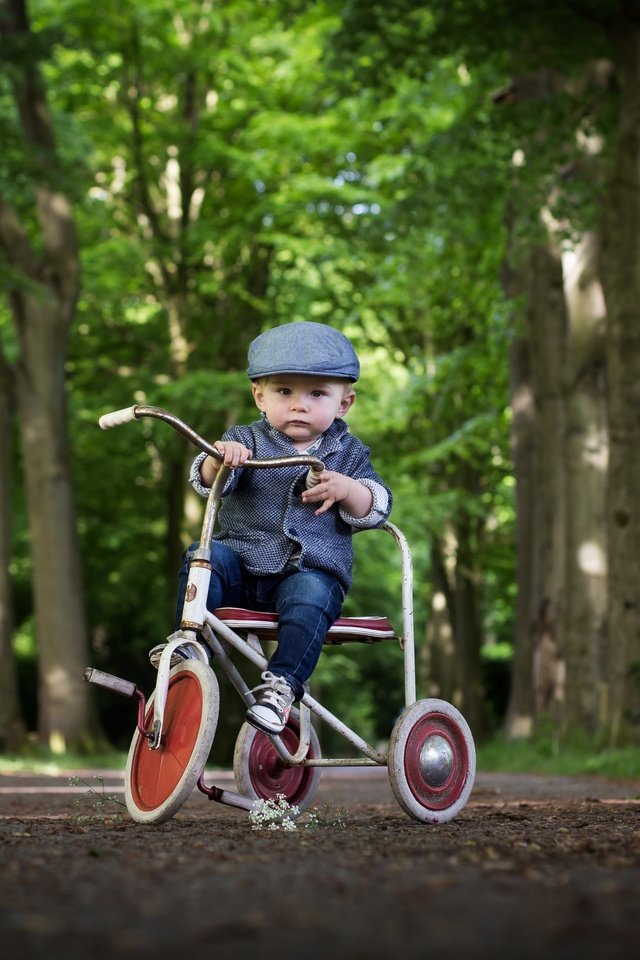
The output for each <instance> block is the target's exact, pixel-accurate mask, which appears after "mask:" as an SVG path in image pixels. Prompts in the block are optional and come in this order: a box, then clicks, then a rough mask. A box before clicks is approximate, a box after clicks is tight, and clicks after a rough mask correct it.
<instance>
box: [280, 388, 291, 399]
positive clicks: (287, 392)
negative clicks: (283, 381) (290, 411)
mask: <svg viewBox="0 0 640 960" xmlns="http://www.w3.org/2000/svg"><path fill="white" fill-rule="evenodd" d="M278 393H280V394H281V395H282V396H283V397H290V396H291V390H290V389H289V387H280V389H279V390H278Z"/></svg>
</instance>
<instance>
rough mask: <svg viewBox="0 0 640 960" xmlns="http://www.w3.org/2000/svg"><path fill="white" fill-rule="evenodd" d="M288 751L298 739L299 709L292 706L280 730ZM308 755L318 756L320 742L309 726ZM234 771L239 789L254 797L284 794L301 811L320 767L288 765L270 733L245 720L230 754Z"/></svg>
mask: <svg viewBox="0 0 640 960" xmlns="http://www.w3.org/2000/svg"><path fill="white" fill-rule="evenodd" d="M280 738H281V739H282V741H283V743H284V745H285V747H286V748H287V750H288V751H289V753H291V754H294V753H295V752H296V750H297V749H298V744H299V742H300V713H299V711H298V710H292V711H291V713H290V714H289V719H288V721H287V725H286V727H285V728H284V730H283V731H282V733H281V734H280ZM307 756H308V758H310V759H313V760H318V759H319V758H320V756H321V752H320V742H319V740H318V737H317V734H316V732H315V730H314V729H313V728H311V740H310V743H309V752H308V754H307ZM233 773H234V776H235V781H236V787H237V789H238V792H239V793H241V794H243V795H244V796H245V797H250V798H251V799H253V800H275V799H276V797H278V796H283V797H284V798H285V800H286V801H287V803H289V804H291V805H293V806H296V807H297V808H298V810H299V812H300V813H303V812H304V811H305V810H307V809H308V808H309V806H310V805H311V803H312V802H313V799H314V797H315V795H316V792H317V790H318V786H319V785H320V776H321V771H320V768H319V767H302V766H288V765H287V764H286V763H284V762H283V761H282V760H281V759H280V757H279V756H278V754H277V752H276V749H275V747H274V746H273V744H272V743H271V740H270V739H269V737H268V736H267V735H266V734H265V733H262V732H261V731H260V730H256V729H255V727H252V726H251V725H250V724H248V723H244V724H243V725H242V727H241V728H240V733H239V734H238V739H237V740H236V746H235V751H234V755H233Z"/></svg>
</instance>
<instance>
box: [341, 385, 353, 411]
mask: <svg viewBox="0 0 640 960" xmlns="http://www.w3.org/2000/svg"><path fill="white" fill-rule="evenodd" d="M355 402H356V394H355V390H349V391H348V393H345V395H344V396H343V398H342V400H341V401H340V416H341V417H344V415H345V413H348V412H349V410H350V409H351V407H352V406H353V405H354V403H355Z"/></svg>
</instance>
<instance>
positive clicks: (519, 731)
mask: <svg viewBox="0 0 640 960" xmlns="http://www.w3.org/2000/svg"><path fill="white" fill-rule="evenodd" d="M509 365H510V370H511V377H510V380H511V411H512V416H511V450H512V457H513V464H514V473H515V476H516V478H517V484H516V491H515V514H516V582H517V584H518V594H517V598H516V616H515V638H516V642H515V647H514V652H513V661H512V668H511V688H510V695H509V704H508V707H507V715H506V718H505V732H506V734H507V736H508V737H510V738H513V739H517V738H521V737H522V738H526V737H529V736H530V735H531V733H532V732H533V652H532V649H531V641H532V634H531V623H532V621H533V616H532V582H531V568H532V563H531V561H532V556H533V536H534V524H533V513H534V510H533V506H534V502H535V482H534V453H535V402H534V397H533V388H532V384H531V363H530V358H529V344H528V342H527V339H526V337H523V336H516V338H515V339H514V341H513V344H512V347H511V351H510V357H509Z"/></svg>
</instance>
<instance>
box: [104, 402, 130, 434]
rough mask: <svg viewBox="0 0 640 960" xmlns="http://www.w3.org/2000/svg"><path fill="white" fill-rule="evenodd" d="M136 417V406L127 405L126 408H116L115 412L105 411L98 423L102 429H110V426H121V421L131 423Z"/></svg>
mask: <svg viewBox="0 0 640 960" xmlns="http://www.w3.org/2000/svg"><path fill="white" fill-rule="evenodd" d="M135 419H136V408H135V406H133V407H125V409H124V410H114V411H113V413H105V414H104V416H102V417H100V419H99V420H98V423H99V425H100V429H101V430H108V429H109V427H119V426H120V424H121V423H129V421H130V420H135Z"/></svg>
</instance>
